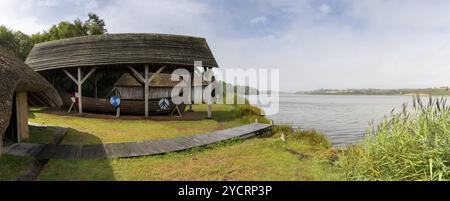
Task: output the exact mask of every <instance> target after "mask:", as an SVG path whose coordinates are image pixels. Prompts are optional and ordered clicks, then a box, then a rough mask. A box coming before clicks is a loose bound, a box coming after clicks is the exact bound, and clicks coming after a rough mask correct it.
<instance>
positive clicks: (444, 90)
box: [296, 87, 450, 96]
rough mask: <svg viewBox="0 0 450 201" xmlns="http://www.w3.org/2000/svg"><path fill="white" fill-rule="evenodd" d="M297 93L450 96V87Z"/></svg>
mask: <svg viewBox="0 0 450 201" xmlns="http://www.w3.org/2000/svg"><path fill="white" fill-rule="evenodd" d="M296 93H297V94H309V95H416V94H419V95H435V96H441V95H450V91H449V87H439V88H426V89H318V90H313V91H299V92H296Z"/></svg>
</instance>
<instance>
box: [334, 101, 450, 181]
mask: <svg viewBox="0 0 450 201" xmlns="http://www.w3.org/2000/svg"><path fill="white" fill-rule="evenodd" d="M338 164H339V165H340V167H341V168H342V169H343V172H344V173H345V175H344V177H345V178H347V179H349V180H450V106H449V105H447V100H446V98H431V97H430V98H429V101H428V103H424V102H422V100H421V99H420V98H419V97H414V100H413V105H412V107H408V105H407V104H406V103H405V104H403V107H402V109H401V111H399V112H394V110H393V111H392V112H391V115H390V116H386V117H385V118H384V120H383V121H382V122H381V123H380V124H379V125H377V126H373V125H372V126H370V127H369V129H368V130H367V133H366V137H365V140H364V142H363V143H362V144H361V145H357V146H353V147H349V148H348V149H346V150H344V151H343V153H342V154H341V156H340V160H339V163H338Z"/></svg>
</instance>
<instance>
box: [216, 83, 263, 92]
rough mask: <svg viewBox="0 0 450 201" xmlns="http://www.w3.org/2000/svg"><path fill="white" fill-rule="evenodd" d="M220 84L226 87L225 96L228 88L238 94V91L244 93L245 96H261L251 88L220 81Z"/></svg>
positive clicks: (256, 90)
mask: <svg viewBox="0 0 450 201" xmlns="http://www.w3.org/2000/svg"><path fill="white" fill-rule="evenodd" d="M219 82H220V83H223V86H224V89H223V90H224V94H225V93H226V91H227V89H228V88H234V92H236V93H237V92H238V91H244V93H245V94H244V95H258V94H259V90H258V89H256V88H253V87H250V86H241V85H233V84H230V83H226V82H224V81H219Z"/></svg>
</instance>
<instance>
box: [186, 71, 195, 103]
mask: <svg viewBox="0 0 450 201" xmlns="http://www.w3.org/2000/svg"><path fill="white" fill-rule="evenodd" d="M194 73H195V66H194V68H193V69H192V73H191V80H190V82H191V83H190V84H191V86H189V87H190V92H189V100H190V101H191V102H190V103H189V110H188V112H192V111H193V110H192V104H193V103H194V101H193V100H192V98H193V94H192V93H194V87H195V86H194Z"/></svg>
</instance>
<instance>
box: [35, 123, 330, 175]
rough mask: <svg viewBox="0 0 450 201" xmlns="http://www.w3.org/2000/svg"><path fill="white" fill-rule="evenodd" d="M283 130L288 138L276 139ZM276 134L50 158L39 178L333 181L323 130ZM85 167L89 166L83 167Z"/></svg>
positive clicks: (288, 131) (277, 131) (285, 129)
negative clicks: (129, 154)
mask: <svg viewBox="0 0 450 201" xmlns="http://www.w3.org/2000/svg"><path fill="white" fill-rule="evenodd" d="M281 132H283V133H285V136H286V137H285V139H286V141H282V140H281V139H280V135H281ZM274 133H275V134H274V135H271V136H265V137H259V138H253V139H249V140H245V141H242V140H235V141H230V142H225V143H221V144H215V145H210V146H208V147H207V148H202V149H194V150H190V151H184V152H179V153H170V154H165V155H161V156H149V157H140V158H129V159H108V160H90V161H86V160H84V161H83V160H78V161H75V160H51V161H50V163H49V164H48V165H47V166H46V168H45V169H44V171H43V172H42V174H41V175H40V177H39V180H279V181H284V180H334V179H339V177H338V175H339V174H337V172H333V171H335V170H336V169H335V168H333V167H334V166H333V163H334V161H335V153H334V152H333V151H331V149H329V148H330V146H329V142H328V141H327V140H326V139H325V138H324V137H323V135H321V134H319V133H316V132H311V131H290V129H289V128H283V127H278V128H277V129H275V131H274ZM87 170H89V171H87Z"/></svg>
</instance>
